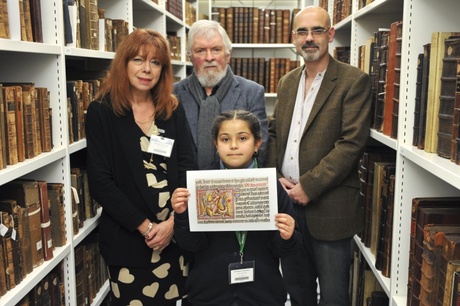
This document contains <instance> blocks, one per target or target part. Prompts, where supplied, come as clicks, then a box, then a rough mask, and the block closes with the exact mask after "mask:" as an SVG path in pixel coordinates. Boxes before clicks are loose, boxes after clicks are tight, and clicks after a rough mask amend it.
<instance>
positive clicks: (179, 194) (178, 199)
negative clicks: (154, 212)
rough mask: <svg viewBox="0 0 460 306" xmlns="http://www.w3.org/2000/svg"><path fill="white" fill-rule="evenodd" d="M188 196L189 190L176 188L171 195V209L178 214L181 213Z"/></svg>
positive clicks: (184, 208) (186, 203)
mask: <svg viewBox="0 0 460 306" xmlns="http://www.w3.org/2000/svg"><path fill="white" fill-rule="evenodd" d="M189 197H190V192H188V189H187V188H177V189H176V190H174V192H173V195H172V197H171V206H172V209H174V211H175V212H176V213H178V214H181V213H183V212H184V211H185V210H186V209H187V207H188V198H189Z"/></svg>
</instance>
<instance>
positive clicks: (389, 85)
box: [358, 21, 403, 139]
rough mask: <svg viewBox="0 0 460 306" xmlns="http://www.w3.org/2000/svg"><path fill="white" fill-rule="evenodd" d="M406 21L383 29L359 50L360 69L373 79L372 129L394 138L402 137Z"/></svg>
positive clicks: (376, 32) (397, 22)
mask: <svg viewBox="0 0 460 306" xmlns="http://www.w3.org/2000/svg"><path fill="white" fill-rule="evenodd" d="M402 26H403V23H402V21H395V22H393V23H391V25H390V28H380V29H378V30H377V31H375V32H374V36H373V37H370V38H369V39H367V41H366V43H365V44H364V45H362V46H359V50H358V67H359V68H360V69H361V70H363V71H364V72H366V73H368V74H369V76H370V77H371V83H372V109H373V115H372V119H371V120H372V121H371V127H372V128H373V129H375V130H376V131H378V132H381V133H383V134H384V135H387V136H390V137H391V138H395V139H396V138H397V135H398V109H399V87H400V83H399V82H400V72H401V46H402Z"/></svg>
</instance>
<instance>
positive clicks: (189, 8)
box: [185, 1, 197, 26]
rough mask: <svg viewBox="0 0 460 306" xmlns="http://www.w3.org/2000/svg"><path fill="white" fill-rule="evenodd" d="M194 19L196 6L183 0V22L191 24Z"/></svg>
mask: <svg viewBox="0 0 460 306" xmlns="http://www.w3.org/2000/svg"><path fill="white" fill-rule="evenodd" d="M196 20H197V15H196V8H195V7H194V6H193V5H192V4H191V3H190V2H188V1H185V23H186V24H188V25H189V26H191V25H192V24H193V23H194V22H195V21H196Z"/></svg>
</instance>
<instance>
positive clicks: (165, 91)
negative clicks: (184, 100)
mask: <svg viewBox="0 0 460 306" xmlns="http://www.w3.org/2000/svg"><path fill="white" fill-rule="evenodd" d="M140 53H142V54H143V56H145V57H147V56H153V58H155V59H156V60H157V61H159V62H160V63H161V65H162V68H161V75H160V78H159V80H158V83H157V84H156V85H155V86H154V87H153V88H152V89H151V93H152V96H153V100H154V104H155V117H156V118H161V119H169V118H170V117H171V115H172V112H173V111H174V110H175V109H176V108H177V105H178V101H177V99H176V97H175V96H174V95H173V94H172V92H173V72H172V66H171V57H170V54H171V53H170V50H169V43H168V41H167V40H166V39H165V38H164V37H163V35H161V34H160V33H158V32H157V31H154V30H150V29H137V30H135V31H133V32H132V33H131V34H130V35H128V36H127V37H126V38H125V39H124V40H123V41H122V42H121V43H120V45H119V46H118V49H117V50H116V53H115V57H114V59H113V60H112V63H111V64H110V67H109V71H108V73H107V75H106V77H105V79H104V81H103V82H102V85H101V87H100V89H99V91H98V93H97V95H96V98H95V99H96V100H102V99H103V98H104V97H105V96H106V95H110V100H111V102H112V107H113V111H114V113H115V114H116V115H117V116H124V115H126V114H127V113H129V112H131V103H130V101H129V100H130V88H131V84H130V82H129V79H128V74H127V66H128V62H129V61H130V60H132V59H133V58H135V57H136V56H138V55H139V54H140Z"/></svg>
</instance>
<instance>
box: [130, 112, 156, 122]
mask: <svg viewBox="0 0 460 306" xmlns="http://www.w3.org/2000/svg"><path fill="white" fill-rule="evenodd" d="M154 116H155V112H153V113H152V114H151V115H150V116H148V117H147V119H145V120H143V121H141V120H137V119H136V118H134V121H136V123H139V124H146V123H148V122H152V119H153V117H154Z"/></svg>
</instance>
